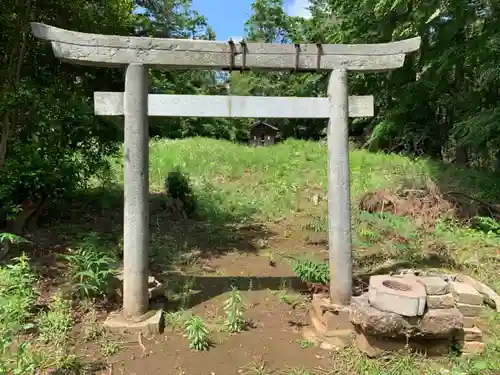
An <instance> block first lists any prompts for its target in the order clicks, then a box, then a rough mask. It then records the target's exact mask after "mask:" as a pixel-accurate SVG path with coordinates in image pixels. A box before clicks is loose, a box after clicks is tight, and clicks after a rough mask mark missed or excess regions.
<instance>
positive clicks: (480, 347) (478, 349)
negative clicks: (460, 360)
mask: <svg viewBox="0 0 500 375" xmlns="http://www.w3.org/2000/svg"><path fill="white" fill-rule="evenodd" d="M461 351H462V353H463V354H481V353H482V352H484V343H482V342H478V341H466V342H464V343H463V345H462V347H461Z"/></svg>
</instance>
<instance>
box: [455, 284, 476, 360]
mask: <svg viewBox="0 0 500 375" xmlns="http://www.w3.org/2000/svg"><path fill="white" fill-rule="evenodd" d="M450 289H451V294H452V296H453V299H454V302H455V303H456V306H457V309H458V310H459V311H460V312H461V313H462V315H463V317H464V318H463V322H464V328H463V331H462V332H460V335H459V336H457V338H456V339H457V343H458V344H459V346H460V348H461V350H462V353H464V354H475V353H481V352H482V351H483V350H484V343H483V334H482V332H481V330H480V329H479V328H478V327H477V326H476V317H478V316H480V315H481V314H482V312H483V309H484V306H483V299H484V298H483V296H482V295H481V294H480V293H479V292H478V291H477V290H476V289H475V288H474V287H472V286H471V285H469V284H466V283H461V282H453V283H451V284H450Z"/></svg>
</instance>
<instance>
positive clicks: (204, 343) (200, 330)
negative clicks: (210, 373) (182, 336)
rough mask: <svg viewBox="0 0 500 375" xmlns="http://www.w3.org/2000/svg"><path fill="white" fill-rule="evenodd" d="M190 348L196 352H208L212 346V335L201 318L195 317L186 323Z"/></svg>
mask: <svg viewBox="0 0 500 375" xmlns="http://www.w3.org/2000/svg"><path fill="white" fill-rule="evenodd" d="M184 326H185V328H186V332H187V337H188V341H189V347H190V348H191V349H194V350H200V351H203V350H208V349H209V348H210V346H211V343H212V342H211V339H210V333H209V332H208V328H207V326H206V324H205V322H204V321H203V320H201V318H199V317H197V316H195V315H193V316H191V317H190V318H189V319H188V320H187V322H186V323H185V325H184Z"/></svg>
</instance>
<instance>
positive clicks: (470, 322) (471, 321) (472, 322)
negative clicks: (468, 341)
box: [462, 314, 477, 328]
mask: <svg viewBox="0 0 500 375" xmlns="http://www.w3.org/2000/svg"><path fill="white" fill-rule="evenodd" d="M462 315H463V314H462ZM476 322H477V319H476V318H475V317H470V316H464V328H472V327H475V326H476Z"/></svg>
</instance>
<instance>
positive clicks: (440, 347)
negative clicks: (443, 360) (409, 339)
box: [422, 339, 453, 357]
mask: <svg viewBox="0 0 500 375" xmlns="http://www.w3.org/2000/svg"><path fill="white" fill-rule="evenodd" d="M422 347H423V348H424V349H423V351H422V353H423V354H425V355H427V356H428V357H443V356H445V355H448V354H450V351H451V348H452V347H453V345H452V342H451V340H449V339H444V340H439V339H437V340H425V341H423V342H422Z"/></svg>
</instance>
